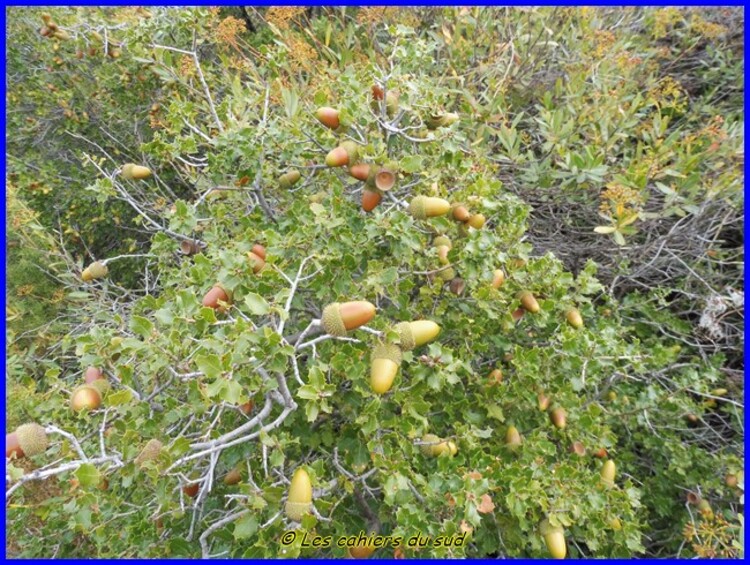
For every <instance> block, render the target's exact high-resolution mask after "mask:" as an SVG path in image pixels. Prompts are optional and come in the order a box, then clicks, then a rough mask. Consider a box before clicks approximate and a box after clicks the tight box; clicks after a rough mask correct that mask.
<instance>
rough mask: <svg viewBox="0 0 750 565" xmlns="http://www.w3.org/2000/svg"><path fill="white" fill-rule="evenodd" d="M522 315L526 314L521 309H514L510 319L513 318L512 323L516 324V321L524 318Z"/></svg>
mask: <svg viewBox="0 0 750 565" xmlns="http://www.w3.org/2000/svg"><path fill="white" fill-rule="evenodd" d="M524 314H526V310H524V309H523V308H516V309H515V310H513V312H512V313H511V317H512V318H513V321H514V322H517V321H518V320H520V319H521V318H523V317H524Z"/></svg>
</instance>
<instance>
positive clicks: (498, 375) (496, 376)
mask: <svg viewBox="0 0 750 565" xmlns="http://www.w3.org/2000/svg"><path fill="white" fill-rule="evenodd" d="M487 378H488V379H489V381H490V382H491V383H494V384H500V383H501V382H503V371H502V370H501V369H492V371H490V374H489V375H488V377H487Z"/></svg>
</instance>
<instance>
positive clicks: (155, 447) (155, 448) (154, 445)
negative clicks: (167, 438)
mask: <svg viewBox="0 0 750 565" xmlns="http://www.w3.org/2000/svg"><path fill="white" fill-rule="evenodd" d="M163 447H164V445H163V444H162V442H160V441H159V440H158V439H150V440H148V443H146V445H145V447H144V448H143V449H142V450H141V452H140V453H139V454H138V456H137V457H136V458H135V461H134V462H135V464H136V466H137V467H141V468H142V467H143V465H144V464H145V463H148V462H149V461H155V460H156V459H157V458H158V457H159V454H160V453H161V450H162V448H163Z"/></svg>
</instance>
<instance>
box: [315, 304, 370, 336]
mask: <svg viewBox="0 0 750 565" xmlns="http://www.w3.org/2000/svg"><path fill="white" fill-rule="evenodd" d="M374 317H375V305H374V304H371V303H370V302H367V301H365V300H357V301H354V302H341V303H339V302H334V303H333V304H329V305H328V306H326V307H325V308H324V309H323V316H322V317H321V325H322V326H323V329H324V330H325V331H326V333H328V334H330V335H333V336H337V337H343V336H345V335H346V332H347V331H349V330H353V329H355V328H358V327H360V326H363V325H365V324H366V323H367V322H369V321H370V320H372V319H373V318H374Z"/></svg>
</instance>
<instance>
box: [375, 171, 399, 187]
mask: <svg viewBox="0 0 750 565" xmlns="http://www.w3.org/2000/svg"><path fill="white" fill-rule="evenodd" d="M374 183H375V187H376V188H377V189H378V190H381V191H383V192H388V191H389V190H391V189H392V188H393V186H394V185H395V184H396V172H395V170H393V169H392V168H388V167H381V168H380V169H378V171H377V173H375V180H374Z"/></svg>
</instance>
